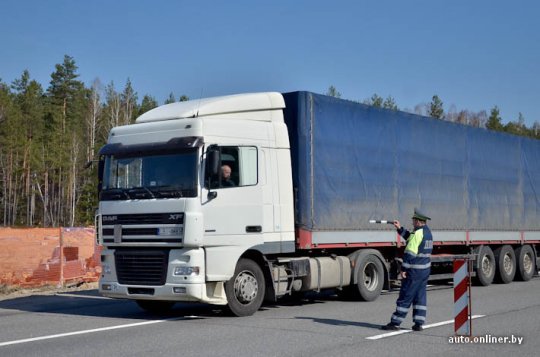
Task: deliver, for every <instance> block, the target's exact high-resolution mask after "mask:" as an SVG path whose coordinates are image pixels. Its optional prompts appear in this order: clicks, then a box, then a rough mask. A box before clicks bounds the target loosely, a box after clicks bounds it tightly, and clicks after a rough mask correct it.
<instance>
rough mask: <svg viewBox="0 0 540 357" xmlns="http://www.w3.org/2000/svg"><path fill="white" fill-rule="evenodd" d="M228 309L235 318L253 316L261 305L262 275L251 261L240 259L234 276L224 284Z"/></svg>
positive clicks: (263, 283)
mask: <svg viewBox="0 0 540 357" xmlns="http://www.w3.org/2000/svg"><path fill="white" fill-rule="evenodd" d="M225 294H226V295H227V302H228V309H229V311H230V312H231V313H232V314H233V315H235V316H239V317H241V316H250V315H253V314H254V313H255V312H256V311H257V310H259V308H260V307H261V305H262V302H263V299H264V294H265V282H264V275H263V272H262V270H261V268H260V266H259V265H258V264H257V263H255V262H254V261H253V260H251V259H240V260H239V261H238V264H237V265H236V270H235V272H234V276H233V277H232V278H231V279H230V280H229V281H227V282H226V283H225Z"/></svg>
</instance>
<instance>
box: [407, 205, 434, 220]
mask: <svg viewBox="0 0 540 357" xmlns="http://www.w3.org/2000/svg"><path fill="white" fill-rule="evenodd" d="M412 218H413V219H417V220H419V221H424V222H425V221H427V220H429V219H431V218H429V217H428V216H426V215H425V214H424V213H422V212H420V210H419V209H418V208H415V209H414V215H413V216H412Z"/></svg>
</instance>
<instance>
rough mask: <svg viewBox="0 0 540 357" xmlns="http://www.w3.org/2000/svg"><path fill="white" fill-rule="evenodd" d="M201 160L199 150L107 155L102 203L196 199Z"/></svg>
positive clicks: (101, 195) (101, 196) (101, 194)
mask: <svg viewBox="0 0 540 357" xmlns="http://www.w3.org/2000/svg"><path fill="white" fill-rule="evenodd" d="M197 158H198V156H197V150H183V151H181V152H175V153H171V152H167V153H155V154H152V155H145V156H127V157H126V156H122V157H115V156H114V155H106V156H105V158H104V160H105V163H104V164H105V165H104V171H103V186H102V190H101V193H100V200H103V201H108V200H127V199H153V198H178V197H196V196H197Z"/></svg>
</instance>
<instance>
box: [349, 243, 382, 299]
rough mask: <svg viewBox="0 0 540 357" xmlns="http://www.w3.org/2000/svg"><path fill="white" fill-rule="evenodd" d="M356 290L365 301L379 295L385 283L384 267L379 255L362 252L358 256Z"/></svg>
mask: <svg viewBox="0 0 540 357" xmlns="http://www.w3.org/2000/svg"><path fill="white" fill-rule="evenodd" d="M355 266H356V269H355V271H356V274H357V275H356V291H355V293H357V295H358V297H359V298H360V299H361V300H363V301H373V300H375V299H377V298H378V297H379V295H380V294H381V290H382V287H383V284H384V268H383V265H382V263H381V261H380V260H379V258H377V256H375V255H373V254H362V253H360V254H359V255H358V257H357V258H356V265H355Z"/></svg>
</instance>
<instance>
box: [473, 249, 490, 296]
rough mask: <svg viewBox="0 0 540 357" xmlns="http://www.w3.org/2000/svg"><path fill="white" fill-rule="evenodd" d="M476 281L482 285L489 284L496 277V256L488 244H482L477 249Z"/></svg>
mask: <svg viewBox="0 0 540 357" xmlns="http://www.w3.org/2000/svg"><path fill="white" fill-rule="evenodd" d="M476 254H478V257H477V259H476V279H475V280H476V281H477V282H478V283H479V284H480V285H482V286H488V285H490V284H491V283H492V282H493V278H494V277H495V256H494V255H493V251H492V250H491V248H490V247H489V246H487V245H481V246H480V247H478V248H477V249H476Z"/></svg>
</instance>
